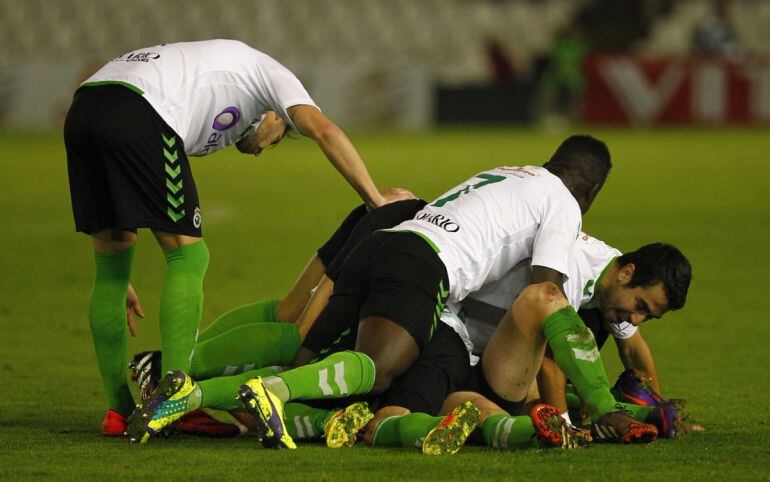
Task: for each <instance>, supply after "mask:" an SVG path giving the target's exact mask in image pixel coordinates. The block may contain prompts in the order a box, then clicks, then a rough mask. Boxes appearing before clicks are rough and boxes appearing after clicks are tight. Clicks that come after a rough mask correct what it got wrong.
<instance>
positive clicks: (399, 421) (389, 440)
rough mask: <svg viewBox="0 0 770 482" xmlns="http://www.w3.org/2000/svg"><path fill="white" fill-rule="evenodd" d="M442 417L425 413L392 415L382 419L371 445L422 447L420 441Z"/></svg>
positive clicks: (436, 425)
mask: <svg viewBox="0 0 770 482" xmlns="http://www.w3.org/2000/svg"><path fill="white" fill-rule="evenodd" d="M442 420H444V417H433V416H431V415H428V414H427V413H420V412H415V413H409V414H406V415H394V416H392V417H388V418H385V419H383V420H382V421H381V422H380V423H379V424H378V425H377V428H376V429H375V432H374V436H373V437H372V445H376V446H380V447H407V448H409V447H412V448H414V447H417V448H420V447H422V441H423V440H424V439H425V437H426V436H427V435H428V434H429V433H430V431H431V430H433V429H434V428H436V427H438V425H439V424H440V423H441V421H442Z"/></svg>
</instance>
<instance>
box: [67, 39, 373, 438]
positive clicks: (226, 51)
mask: <svg viewBox="0 0 770 482" xmlns="http://www.w3.org/2000/svg"><path fill="white" fill-rule="evenodd" d="M289 129H292V130H296V131H297V132H299V133H300V134H302V135H305V136H308V137H310V138H312V139H313V140H314V141H315V142H316V143H317V144H318V146H319V148H320V149H321V150H322V151H323V153H324V154H325V155H326V157H327V158H328V159H329V161H330V162H331V163H332V164H333V165H334V167H335V168H336V169H337V170H338V171H339V172H340V173H341V174H342V175H343V177H345V179H346V180H347V181H348V182H349V183H350V184H351V185H352V186H353V188H354V189H355V190H356V191H357V192H358V193H359V195H360V196H361V197H362V198H363V199H364V201H365V203H366V204H367V206H368V207H369V208H375V207H377V206H380V205H382V204H383V203H384V202H385V199H384V198H383V196H382V195H381V194H380V192H379V191H378V190H377V189H376V188H375V185H374V183H373V182H372V180H371V178H370V176H369V173H368V172H367V170H366V167H365V166H364V163H363V161H362V160H361V158H360V156H359V155H358V153H357V152H356V150H355V148H354V147H353V145H352V144H351V142H350V140H349V139H348V138H347V136H346V135H345V134H344V133H343V132H342V131H341V130H340V129H339V128H338V127H337V126H336V125H335V124H334V123H333V122H332V121H331V120H329V119H328V118H327V117H326V116H324V115H323V114H322V113H321V111H320V110H319V109H318V107H317V106H316V105H315V103H314V102H313V100H312V99H311V97H310V96H309V95H308V93H307V91H306V90H305V88H304V87H303V86H302V84H301V83H300V81H299V80H298V79H297V78H296V76H295V75H294V74H292V73H291V72H290V71H289V70H288V69H286V68H285V67H284V66H282V65H281V64H279V63H278V62H276V61H275V60H273V59H272V58H270V57H269V56H267V55H266V54H264V53H262V52H259V51H257V50H255V49H253V48H251V47H249V46H247V45H245V44H243V43H241V42H238V41H234V40H209V41H202V42H187V43H173V44H162V45H156V46H153V47H148V48H144V49H139V50H136V51H133V52H129V53H127V54H124V55H121V56H118V57H116V58H114V59H112V60H111V61H110V62H108V63H107V64H106V65H105V66H104V67H102V69H100V70H99V71H98V72H96V73H95V74H94V75H93V76H91V77H90V78H89V79H87V80H86V81H85V82H84V83H83V84H82V85H81V87H80V88H79V89H78V90H77V91H76V92H75V96H74V99H73V102H72V106H71V107H70V109H69V112H68V114H67V119H66V122H65V127H64V140H65V145H66V149H67V163H68V171H69V181H70V193H71V197H72V207H73V213H74V217H75V227H76V230H77V231H80V232H84V233H87V234H89V235H91V237H92V240H93V246H94V251H95V259H96V277H95V281H94V287H93V291H92V293H91V299H90V304H89V321H90V325H91V331H92V335H93V340H94V346H95V349H96V354H97V359H98V362H99V369H100V372H101V376H102V381H103V384H104V389H105V392H106V395H107V398H108V406H109V410H108V412H107V414H106V417H105V419H104V423H103V427H102V430H103V433H105V434H107V435H122V434H123V432H124V430H125V428H126V415H128V414H129V413H131V410H132V409H133V407H134V402H133V399H132V396H131V394H130V392H129V390H128V386H127V384H126V380H125V374H124V372H123V369H124V368H123V367H124V363H125V361H124V360H125V345H126V340H125V326H124V320H125V319H126V307H127V306H128V317H129V319H130V318H132V317H133V316H134V315H137V316H142V311H141V307H140V305H139V303H138V298H137V297H136V293H135V292H134V290H133V288H132V287H131V285H130V283H129V282H130V277H131V267H132V261H133V257H134V243H135V240H136V230H137V229H138V228H149V229H151V230H152V232H153V234H154V236H155V238H156V240H157V242H158V245H159V246H160V247H161V249H162V250H163V252H164V255H165V257H166V261H167V271H166V277H165V281H164V285H163V293H162V297H161V306H160V315H159V319H160V330H161V346H162V349H163V354H164V356H163V370H164V371H168V370H179V371H182V372H184V371H187V370H188V369H189V364H190V358H191V356H192V352H193V347H194V344H195V335H196V332H197V329H198V324H199V322H200V315H201V308H202V301H203V294H202V291H203V290H202V285H203V278H204V275H205V272H206V268H207V265H208V259H209V255H208V249H207V248H206V244H205V242H204V241H203V239H202V234H201V225H202V220H203V216H202V211H201V208H200V204H199V202H198V195H197V191H196V188H195V182H194V179H193V176H192V171H191V170H190V165H189V162H188V159H187V157H188V156H203V155H207V154H210V153H213V152H216V151H218V150H220V149H222V148H224V147H226V146H228V145H230V144H233V143H235V144H236V146H237V147H238V149H239V150H240V151H241V152H244V153H248V154H254V155H259V154H260V153H261V152H262V151H263V150H264V149H265V148H267V147H269V146H271V145H275V144H277V143H278V142H279V141H280V140H281V139H282V138H283V136H284V135H285V133H286V132H287V130H289Z"/></svg>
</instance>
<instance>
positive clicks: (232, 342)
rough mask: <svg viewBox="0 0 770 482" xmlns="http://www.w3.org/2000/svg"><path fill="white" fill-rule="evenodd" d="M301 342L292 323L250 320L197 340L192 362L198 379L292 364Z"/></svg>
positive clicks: (193, 370) (191, 370)
mask: <svg viewBox="0 0 770 482" xmlns="http://www.w3.org/2000/svg"><path fill="white" fill-rule="evenodd" d="M300 345H301V342H300V340H299V332H298V331H297V327H296V326H295V325H293V324H290V323H250V324H247V325H241V326H237V327H235V328H232V329H230V330H228V331H226V332H224V333H222V334H220V335H218V336H215V337H212V338H209V339H208V340H206V341H203V342H200V341H199V342H198V344H197V345H196V346H195V354H194V355H193V358H192V363H191V364H190V375H192V377H193V378H195V379H204V378H211V377H218V376H228V375H233V374H235V373H239V372H244V371H249V370H253V369H254V368H260V367H264V366H268V365H291V362H292V361H294V357H296V356H297V353H298V352H299V348H300Z"/></svg>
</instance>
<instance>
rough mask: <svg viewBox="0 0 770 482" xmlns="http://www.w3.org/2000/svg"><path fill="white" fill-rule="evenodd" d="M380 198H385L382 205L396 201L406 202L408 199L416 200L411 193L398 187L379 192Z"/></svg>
mask: <svg viewBox="0 0 770 482" xmlns="http://www.w3.org/2000/svg"><path fill="white" fill-rule="evenodd" d="M380 194H382V197H384V198H385V203H384V204H390V203H392V202H396V201H406V200H408V199H417V196H415V195H414V194H412V191H409V190H408V189H402V188H400V187H389V188H387V189H383V190H382V191H380Z"/></svg>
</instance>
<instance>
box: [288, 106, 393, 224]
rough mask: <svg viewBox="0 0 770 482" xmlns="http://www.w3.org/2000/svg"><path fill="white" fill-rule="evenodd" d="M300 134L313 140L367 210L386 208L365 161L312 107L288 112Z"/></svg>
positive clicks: (333, 125) (343, 134) (341, 133)
mask: <svg viewBox="0 0 770 482" xmlns="http://www.w3.org/2000/svg"><path fill="white" fill-rule="evenodd" d="M287 112H288V113H289V116H290V117H291V120H292V122H294V125H295V126H297V130H299V132H300V134H302V135H305V136H307V137H310V138H311V139H313V140H314V141H315V142H316V143H317V144H318V147H320V148H321V150H322V151H323V152H324V154H325V155H326V157H327V158H328V159H329V161H330V162H331V163H332V165H333V166H334V168H335V169H337V171H339V172H340V174H342V176H343V177H344V178H345V179H346V180H347V181H348V183H350V185H351V186H353V189H355V190H356V192H358V195H359V196H361V198H362V199H363V200H364V202H365V203H366V205H367V207H368V208H369V209H374V208H377V207H379V206H381V205H383V204H385V200H384V198H383V196H382V194H380V191H379V190H377V187H376V186H375V185H374V181H372V178H371V176H370V175H369V171H367V169H366V166H365V165H364V161H363V160H362V159H361V156H360V155H359V154H358V151H356V149H355V147H353V143H352V142H350V139H348V137H347V136H346V135H345V133H344V132H342V129H340V128H339V127H337V125H336V124H335V123H334V122H332V121H331V120H330V119H329V118H328V117H326V116H325V115H324V114H323V113H322V112H321V111H320V110H318V109H317V108H316V107H314V106H311V105H304V104H302V105H295V106H292V107H289V108H288V109H287Z"/></svg>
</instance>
